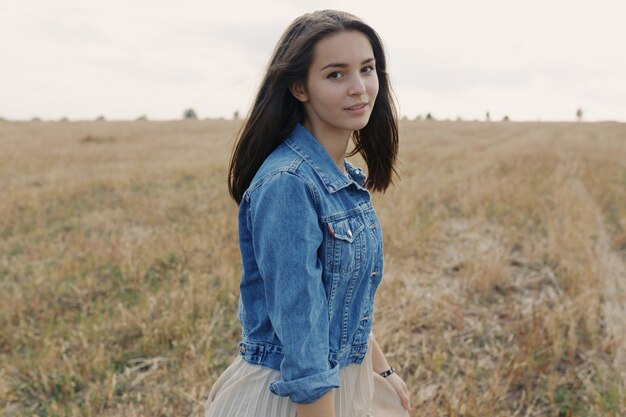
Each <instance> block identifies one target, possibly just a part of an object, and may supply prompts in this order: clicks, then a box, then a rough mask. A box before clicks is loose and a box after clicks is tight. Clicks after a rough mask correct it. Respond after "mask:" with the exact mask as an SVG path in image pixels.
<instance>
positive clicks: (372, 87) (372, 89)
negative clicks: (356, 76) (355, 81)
mask: <svg viewBox="0 0 626 417" xmlns="http://www.w3.org/2000/svg"><path fill="white" fill-rule="evenodd" d="M368 90H369V93H370V95H371V96H372V98H375V97H376V96H377V95H378V78H377V77H373V79H372V81H371V82H370V84H369V86H368Z"/></svg>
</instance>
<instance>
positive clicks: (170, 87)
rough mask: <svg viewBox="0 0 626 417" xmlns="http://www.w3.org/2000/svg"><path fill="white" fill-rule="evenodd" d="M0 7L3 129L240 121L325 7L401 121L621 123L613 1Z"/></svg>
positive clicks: (618, 1) (624, 14) (125, 1)
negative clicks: (350, 29)
mask: <svg viewBox="0 0 626 417" xmlns="http://www.w3.org/2000/svg"><path fill="white" fill-rule="evenodd" d="M3 3H4V4H2V7H1V9H0V10H1V11H0V39H2V42H0V62H1V64H0V117H3V118H5V119H31V118H32V117H34V116H37V117H40V118H42V119H44V120H47V119H58V118H61V117H68V118H70V119H93V118H95V117H97V116H99V115H104V116H105V117H106V118H107V119H134V118H136V117H138V116H140V115H147V116H148V118H149V119H178V118H180V117H181V115H182V112H183V110H184V109H185V108H188V107H192V108H194V109H195V110H196V112H197V113H198V116H199V117H201V118H205V117H232V115H233V112H234V111H236V110H238V111H239V112H240V113H242V114H245V113H246V112H247V110H248V107H249V105H250V103H251V101H252V99H253V96H254V93H255V90H256V88H257V87H258V83H259V82H260V78H261V76H262V73H263V70H264V68H265V65H266V63H267V61H268V59H269V56H270V54H271V52H272V50H273V48H274V46H275V43H276V42H277V41H278V39H279V37H280V35H281V33H282V32H283V31H284V29H285V28H286V27H287V26H288V25H289V23H290V22H291V21H292V20H293V19H294V18H295V17H297V16H299V15H301V14H303V13H305V12H308V11H312V10H318V9H325V8H335V9H341V10H346V11H349V12H351V13H353V14H356V15H357V16H360V17H361V18H362V19H364V20H365V21H366V22H367V23H369V24H370V25H371V26H373V27H374V28H375V29H376V30H377V31H378V33H379V34H380V35H381V38H382V39H383V42H384V43H385V45H386V48H387V55H388V65H389V72H390V74H391V79H392V83H393V86H394V89H395V91H396V95H397V97H398V101H399V104H400V110H401V114H402V115H406V116H408V117H410V118H413V117H414V116H416V115H418V114H421V115H424V114H426V113H427V112H430V113H432V114H433V115H434V116H435V117H437V118H442V119H443V118H451V119H456V118H457V117H458V116H460V117H462V118H463V119H481V120H482V119H484V117H485V112H486V111H489V112H490V113H491V118H492V120H500V119H501V118H502V117H503V116H504V115H509V117H510V118H511V119H512V120H537V119H541V120H574V118H575V116H574V114H575V112H576V109H577V108H578V107H582V108H583V110H584V112H585V113H584V114H585V116H584V118H585V119H586V120H590V121H597V120H618V121H622V122H626V44H625V43H624V39H626V24H624V22H625V21H626V1H623V0H567V1H563V0H526V1H524V0H518V1H513V0H462V1H461V0H459V1H452V0H413V1H400V0H386V1H384V0H378V1H364V0H361V1H356V0H345V1H324V0H308V1H303V0H295V1H294V0H292V1H287V0H264V1H260V0H245V1H239V0H232V1H228V0H221V1H219V2H214V1H209V0H186V1H184V2H182V1H179V2H175V1H161V0H151V1H133V0H106V1H104V0H82V1H72V0H55V1H49V0H23V1H19V2H18V1H13V2H3Z"/></svg>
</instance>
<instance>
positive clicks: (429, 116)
mask: <svg viewBox="0 0 626 417" xmlns="http://www.w3.org/2000/svg"><path fill="white" fill-rule="evenodd" d="M426 120H435V118H434V117H433V116H432V115H431V114H430V113H428V114H427V115H426Z"/></svg>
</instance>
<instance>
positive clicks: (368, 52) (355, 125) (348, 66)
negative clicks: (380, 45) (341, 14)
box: [292, 30, 378, 134]
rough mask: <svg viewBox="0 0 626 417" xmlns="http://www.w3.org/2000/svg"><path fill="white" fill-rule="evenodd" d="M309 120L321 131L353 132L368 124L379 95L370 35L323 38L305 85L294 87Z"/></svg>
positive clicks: (356, 32)
mask: <svg viewBox="0 0 626 417" xmlns="http://www.w3.org/2000/svg"><path fill="white" fill-rule="evenodd" d="M292 92H293V93H294V96H295V97H296V98H297V99H298V100H300V101H301V102H303V103H304V107H305V110H306V115H307V121H308V122H309V123H310V124H311V126H312V127H313V129H314V131H316V132H318V133H321V134H337V133H342V134H343V133H351V132H352V131H354V130H359V129H362V128H363V127H365V125H367V122H368V120H369V118H370V115H371V113H372V109H373V107H374V102H375V100H376V95H377V94H378V76H377V74H376V62H375V60H374V52H373V51H372V46H371V44H370V42H369V39H368V38H367V36H365V35H364V34H363V33H361V32H359V31H356V30H351V31H344V32H339V33H335V34H333V35H330V36H328V37H326V38H324V39H322V40H320V41H319V42H318V43H317V44H316V45H315V48H314V54H313V62H312V63H311V66H310V67H309V73H308V76H307V80H306V84H305V85H304V86H300V88H297V87H296V88H294V89H293V90H292Z"/></svg>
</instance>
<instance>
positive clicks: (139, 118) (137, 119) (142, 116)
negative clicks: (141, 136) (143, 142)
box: [135, 114, 148, 122]
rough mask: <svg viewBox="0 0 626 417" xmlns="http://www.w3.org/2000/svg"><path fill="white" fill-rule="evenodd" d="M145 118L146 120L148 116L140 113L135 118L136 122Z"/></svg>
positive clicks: (143, 120)
mask: <svg viewBox="0 0 626 417" xmlns="http://www.w3.org/2000/svg"><path fill="white" fill-rule="evenodd" d="M146 120H148V117H147V116H146V115H145V114H142V115H141V116H139V117H138V118H136V119H135V121H136V122H145V121H146Z"/></svg>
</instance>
